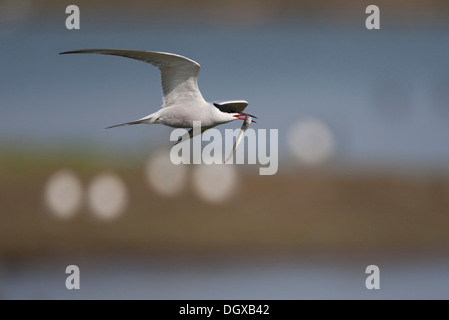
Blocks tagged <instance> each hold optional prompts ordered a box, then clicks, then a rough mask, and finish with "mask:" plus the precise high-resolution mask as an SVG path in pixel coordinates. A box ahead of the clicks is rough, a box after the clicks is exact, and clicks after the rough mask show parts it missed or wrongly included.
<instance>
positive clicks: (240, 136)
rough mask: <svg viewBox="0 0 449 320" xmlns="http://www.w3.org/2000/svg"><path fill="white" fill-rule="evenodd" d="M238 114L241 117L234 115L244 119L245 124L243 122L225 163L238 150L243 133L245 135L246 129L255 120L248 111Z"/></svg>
mask: <svg viewBox="0 0 449 320" xmlns="http://www.w3.org/2000/svg"><path fill="white" fill-rule="evenodd" d="M242 115H244V116H245V117H244V118H243V116H242ZM238 116H240V117H237V116H234V117H236V118H237V119H240V120H244V121H243V124H242V128H240V132H239V135H238V136H237V139H236V140H235V143H234V146H233V147H232V152H231V153H230V154H229V156H228V158H227V159H226V161H225V162H224V163H226V162H228V161H229V159H231V158H232V156H233V155H234V153H235V150H237V147H238V146H239V144H240V142H241V141H242V138H243V135H244V133H245V131H246V129H248V127H249V125H250V124H251V122H254V121H253V120H252V116H251V115H249V114H247V113H240V114H239V115H238Z"/></svg>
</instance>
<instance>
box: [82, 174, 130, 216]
mask: <svg viewBox="0 0 449 320" xmlns="http://www.w3.org/2000/svg"><path fill="white" fill-rule="evenodd" d="M87 203H88V206H89V208H90V209H91V210H92V213H93V214H94V215H95V216H96V217H98V218H101V219H105V220H110V219H114V218H117V217H118V216H120V214H122V213H123V212H124V210H125V208H126V205H127V204H128V192H127V189H126V185H125V184H124V182H123V181H122V179H120V178H119V177H118V176H116V175H115V174H111V173H102V174H100V175H98V176H96V177H95V178H94V179H93V180H92V182H91V183H90V185H89V188H88V192H87Z"/></svg>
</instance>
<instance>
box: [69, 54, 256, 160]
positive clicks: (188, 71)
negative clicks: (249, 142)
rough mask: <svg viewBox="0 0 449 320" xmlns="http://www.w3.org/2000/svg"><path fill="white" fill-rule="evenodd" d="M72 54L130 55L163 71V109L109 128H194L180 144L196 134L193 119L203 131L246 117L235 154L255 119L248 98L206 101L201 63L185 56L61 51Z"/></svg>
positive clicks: (128, 56)
mask: <svg viewBox="0 0 449 320" xmlns="http://www.w3.org/2000/svg"><path fill="white" fill-rule="evenodd" d="M71 53H97V54H106V55H112V56H120V57H126V58H131V59H135V60H140V61H143V62H147V63H149V64H151V65H153V66H155V67H157V68H158V69H159V71H160V73H161V82H162V91H163V95H164V96H163V104H162V108H161V109H159V110H158V111H156V112H154V113H152V114H150V115H148V116H146V117H143V118H141V119H138V120H135V121H131V122H126V123H121V124H117V125H114V126H110V127H108V129H109V128H115V127H120V126H126V125H134V124H141V123H146V124H163V125H166V126H169V127H173V128H192V129H191V130H190V131H189V132H188V133H186V134H185V135H184V136H182V137H180V138H179V140H178V142H177V143H179V142H181V141H185V140H188V139H190V138H192V137H193V136H194V134H193V132H194V131H193V121H201V130H198V131H199V133H202V132H204V131H206V130H207V129H210V128H213V127H215V126H217V125H220V124H223V123H227V122H230V121H233V120H236V119H239V120H244V121H243V125H242V128H241V131H240V133H239V135H238V137H237V139H236V141H235V144H234V148H233V152H232V153H231V155H230V156H232V154H233V153H234V152H235V150H236V148H237V146H238V144H239V143H240V141H241V138H242V136H243V133H244V131H245V130H246V129H247V128H248V126H249V124H250V123H251V121H252V118H256V117H255V116H252V115H250V114H247V113H244V112H243V110H244V109H245V108H246V106H247V105H248V102H246V101H245V100H232V101H224V102H214V103H213V102H208V101H206V100H204V98H203V96H202V95H201V92H200V90H199V89H198V74H199V72H200V65H199V64H198V63H197V62H195V61H193V60H191V59H188V58H186V57H183V56H180V55H177V54H173V53H165V52H155V51H134V50H119V49H88V50H75V51H66V52H61V54H71ZM256 119H257V118H256ZM253 122H254V121H253ZM229 158H230V157H228V159H229ZM225 162H227V160H226V161H225Z"/></svg>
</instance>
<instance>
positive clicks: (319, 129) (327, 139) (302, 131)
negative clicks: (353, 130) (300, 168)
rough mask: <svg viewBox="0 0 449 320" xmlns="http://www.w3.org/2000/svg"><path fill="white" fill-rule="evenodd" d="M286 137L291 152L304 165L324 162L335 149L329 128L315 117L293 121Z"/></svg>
mask: <svg viewBox="0 0 449 320" xmlns="http://www.w3.org/2000/svg"><path fill="white" fill-rule="evenodd" d="M287 139H288V145H289V146H290V149H291V151H292V152H293V154H294V155H295V156H296V158H297V159H298V161H299V162H300V163H302V164H305V165H318V164H322V163H324V162H325V161H327V160H328V159H329V158H330V157H331V156H332V154H333V152H334V149H335V139H334V136H333V134H332V132H331V130H330V128H329V127H328V126H327V125H326V124H324V123H323V122H322V121H320V120H318V119H315V118H308V119H303V120H300V121H298V122H297V123H295V124H294V125H293V126H292V127H291V128H290V130H289V134H288V138H287Z"/></svg>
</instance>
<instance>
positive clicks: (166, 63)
mask: <svg viewBox="0 0 449 320" xmlns="http://www.w3.org/2000/svg"><path fill="white" fill-rule="evenodd" d="M70 53H99V54H106V55H112V56H120V57H126V58H130V59H135V60H140V61H144V62H147V63H150V64H152V65H153V66H155V67H157V68H158V69H159V70H160V72H161V82H162V91H163V94H164V97H163V101H164V105H163V106H164V107H169V106H171V105H173V104H177V103H182V102H189V103H191V102H194V101H196V100H197V101H198V102H204V98H203V96H202V95H201V92H200V90H199V89H198V74H199V72H200V65H199V64H198V63H197V62H195V61H193V60H190V59H188V58H186V57H183V56H180V55H177V54H172V53H165V52H156V51H135V50H120V49H87V50H74V51H66V52H61V54H70Z"/></svg>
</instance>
